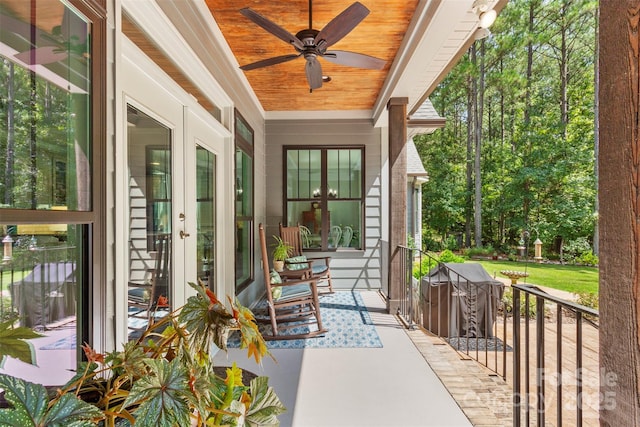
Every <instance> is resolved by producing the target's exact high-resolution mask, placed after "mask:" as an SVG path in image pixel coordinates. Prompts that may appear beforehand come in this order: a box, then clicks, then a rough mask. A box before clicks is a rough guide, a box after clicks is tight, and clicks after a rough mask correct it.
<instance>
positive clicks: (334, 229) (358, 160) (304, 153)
mask: <svg viewBox="0 0 640 427" xmlns="http://www.w3.org/2000/svg"><path fill="white" fill-rule="evenodd" d="M285 150H286V159H287V162H286V170H285V173H286V177H287V193H286V196H287V204H286V209H287V211H286V218H287V223H288V224H289V225H296V224H299V225H301V226H302V227H303V231H304V232H305V238H304V239H303V245H304V246H305V247H306V248H308V249H318V250H335V249H337V248H358V249H361V248H362V243H363V241H362V239H361V235H362V217H363V207H364V200H363V194H364V192H363V176H362V171H363V158H364V156H363V149H362V148H314V149H306V148H304V149H299V148H285Z"/></svg>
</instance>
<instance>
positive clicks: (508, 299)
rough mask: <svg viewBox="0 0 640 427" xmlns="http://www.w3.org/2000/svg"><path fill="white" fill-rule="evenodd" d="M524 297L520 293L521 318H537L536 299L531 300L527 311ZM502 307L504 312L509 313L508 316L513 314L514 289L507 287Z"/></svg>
mask: <svg viewBox="0 0 640 427" xmlns="http://www.w3.org/2000/svg"><path fill="white" fill-rule="evenodd" d="M524 301H525V300H524V295H523V294H522V293H520V316H522V317H525V316H527V315H528V316H529V318H532V317H535V315H536V299H535V297H534V298H531V297H530V298H529V310H527V306H526V305H525V303H524ZM502 307H503V310H504V311H506V312H507V314H512V313H513V289H511V288H510V287H506V288H505V289H504V293H503V294H502Z"/></svg>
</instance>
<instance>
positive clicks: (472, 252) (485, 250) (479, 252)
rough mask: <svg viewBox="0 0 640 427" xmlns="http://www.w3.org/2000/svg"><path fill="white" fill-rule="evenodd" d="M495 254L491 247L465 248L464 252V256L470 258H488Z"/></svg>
mask: <svg viewBox="0 0 640 427" xmlns="http://www.w3.org/2000/svg"><path fill="white" fill-rule="evenodd" d="M494 252H495V249H493V246H485V247H482V248H467V249H465V251H464V254H465V256H467V257H469V258H471V257H474V256H482V257H490V256H492V255H493V253H494Z"/></svg>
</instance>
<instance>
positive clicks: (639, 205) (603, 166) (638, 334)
mask: <svg viewBox="0 0 640 427" xmlns="http://www.w3.org/2000/svg"><path fill="white" fill-rule="evenodd" d="M599 43H600V59H599V66H600V80H599V82H600V89H599V91H598V95H597V96H598V100H599V102H600V111H599V117H598V119H599V126H600V154H599V160H598V165H599V171H600V176H599V206H600V367H601V372H600V396H601V406H600V425H601V426H637V425H640V140H639V138H640V102H639V100H640V52H639V51H638V50H639V48H640V0H601V1H600V34H599Z"/></svg>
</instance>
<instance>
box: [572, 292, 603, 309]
mask: <svg viewBox="0 0 640 427" xmlns="http://www.w3.org/2000/svg"><path fill="white" fill-rule="evenodd" d="M575 295H576V296H577V299H576V302H577V303H578V304H580V305H584V306H585V307H589V308H593V309H595V310H598V308H599V298H598V294H597V293H590V292H578V293H577V294H575Z"/></svg>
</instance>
